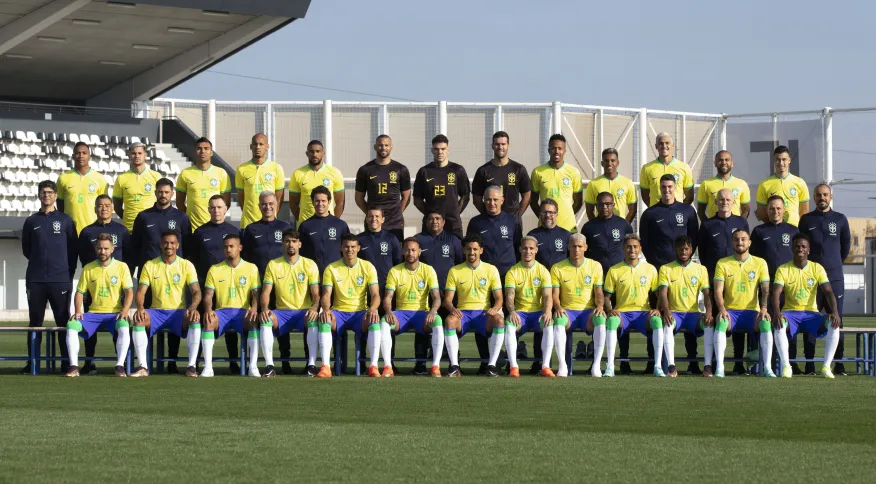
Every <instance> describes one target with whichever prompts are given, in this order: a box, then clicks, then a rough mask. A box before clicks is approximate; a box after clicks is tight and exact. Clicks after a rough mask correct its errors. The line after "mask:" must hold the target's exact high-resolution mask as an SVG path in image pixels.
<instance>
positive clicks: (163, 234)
mask: <svg viewBox="0 0 876 484" xmlns="http://www.w3.org/2000/svg"><path fill="white" fill-rule="evenodd" d="M171 235H172V236H174V237H176V241H177V242H179V232H177V231H176V230H173V229H164V230H162V231H161V238H162V239H163V238H165V237H168V236H171Z"/></svg>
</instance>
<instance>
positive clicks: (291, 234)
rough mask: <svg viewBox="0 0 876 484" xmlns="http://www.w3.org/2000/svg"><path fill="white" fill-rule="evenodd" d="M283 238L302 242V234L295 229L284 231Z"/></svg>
mask: <svg viewBox="0 0 876 484" xmlns="http://www.w3.org/2000/svg"><path fill="white" fill-rule="evenodd" d="M282 237H283V239H286V237H289V238H290V239H294V240H301V233H299V232H298V231H297V230H295V229H286V230H284V231H283V236H282Z"/></svg>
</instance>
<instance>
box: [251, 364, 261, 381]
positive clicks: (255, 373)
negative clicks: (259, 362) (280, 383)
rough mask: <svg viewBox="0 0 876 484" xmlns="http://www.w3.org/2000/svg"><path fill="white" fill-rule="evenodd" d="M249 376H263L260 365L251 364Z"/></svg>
mask: <svg viewBox="0 0 876 484" xmlns="http://www.w3.org/2000/svg"><path fill="white" fill-rule="evenodd" d="M249 376H251V377H253V378H261V376H262V375H261V373H259V367H257V366H251V367H250V368H249Z"/></svg>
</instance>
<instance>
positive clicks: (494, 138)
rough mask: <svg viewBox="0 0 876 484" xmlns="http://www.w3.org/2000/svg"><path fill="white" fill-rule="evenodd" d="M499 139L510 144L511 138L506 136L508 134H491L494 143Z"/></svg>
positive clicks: (500, 132) (501, 132)
mask: <svg viewBox="0 0 876 484" xmlns="http://www.w3.org/2000/svg"><path fill="white" fill-rule="evenodd" d="M499 138H505V139H507V140H508V142H509V143H510V142H511V137H510V136H508V133H506V132H504V131H496V132H495V133H493V141H496V140H497V139H499Z"/></svg>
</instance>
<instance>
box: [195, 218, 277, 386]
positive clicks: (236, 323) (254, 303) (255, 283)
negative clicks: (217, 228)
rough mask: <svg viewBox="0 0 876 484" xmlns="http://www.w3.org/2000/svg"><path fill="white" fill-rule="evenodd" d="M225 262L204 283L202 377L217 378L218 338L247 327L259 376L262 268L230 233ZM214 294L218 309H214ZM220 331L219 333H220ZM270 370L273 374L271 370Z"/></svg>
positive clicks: (251, 360)
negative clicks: (244, 255)
mask: <svg viewBox="0 0 876 484" xmlns="http://www.w3.org/2000/svg"><path fill="white" fill-rule="evenodd" d="M222 246H223V247H224V249H225V260H224V261H222V262H220V263H218V264H214V265H213V266H212V267H210V270H209V271H207V279H206V281H204V326H205V328H204V333H203V335H202V337H201V339H202V340H203V342H204V369H203V370H202V371H201V376H204V377H210V376H213V345H214V344H215V343H216V336H221V335H222V334H223V333H225V331H227V330H230V329H234V330H236V331H237V332H238V333H241V334H242V333H243V328H244V327H246V329H247V331H248V333H247V340H246V350H247V351H248V352H249V365H248V366H249V376H252V377H259V376H260V374H259V369H258V366H257V363H258V359H259V330H258V327H259V320H258V319H259V318H258V316H259V311H258V308H259V288H260V287H261V285H260V284H259V269H258V268H257V267H256V265H255V264H253V263H251V262H247V261H245V260H243V259H241V258H240V251H241V248H242V247H241V245H240V236H239V235H235V234H229V235H226V236H225V240H223V241H222ZM213 294H215V295H216V310H215V311H214V310H213ZM217 331H218V333H217ZM266 371H269V372H270V371H273V368H267V369H266Z"/></svg>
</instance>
